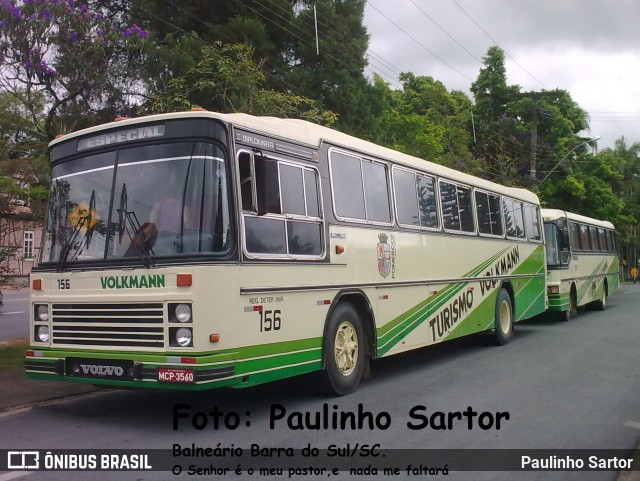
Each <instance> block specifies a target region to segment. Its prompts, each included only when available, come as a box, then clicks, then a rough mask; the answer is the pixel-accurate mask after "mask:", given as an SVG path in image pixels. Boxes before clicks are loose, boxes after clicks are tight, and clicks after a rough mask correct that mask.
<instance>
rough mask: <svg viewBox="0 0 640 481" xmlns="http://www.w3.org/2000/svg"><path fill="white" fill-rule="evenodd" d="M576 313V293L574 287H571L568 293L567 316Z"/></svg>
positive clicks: (575, 314)
mask: <svg viewBox="0 0 640 481" xmlns="http://www.w3.org/2000/svg"><path fill="white" fill-rule="evenodd" d="M577 315H578V294H576V289H575V287H572V288H571V291H570V294H569V316H570V317H576V316H577Z"/></svg>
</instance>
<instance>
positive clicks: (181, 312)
mask: <svg viewBox="0 0 640 481" xmlns="http://www.w3.org/2000/svg"><path fill="white" fill-rule="evenodd" d="M175 314H176V319H177V320H178V322H189V321H190V320H191V306H189V304H178V305H177V306H176V312H175Z"/></svg>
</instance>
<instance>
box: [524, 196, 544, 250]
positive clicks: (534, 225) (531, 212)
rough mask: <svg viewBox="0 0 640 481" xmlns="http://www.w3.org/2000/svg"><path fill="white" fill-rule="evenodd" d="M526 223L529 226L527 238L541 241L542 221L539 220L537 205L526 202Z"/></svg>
mask: <svg viewBox="0 0 640 481" xmlns="http://www.w3.org/2000/svg"><path fill="white" fill-rule="evenodd" d="M524 223H525V226H526V228H527V238H528V239H529V240H533V241H539V240H540V239H541V236H540V223H539V220H538V208H537V207H536V206H533V205H530V204H525V206H524Z"/></svg>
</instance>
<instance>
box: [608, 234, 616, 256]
mask: <svg viewBox="0 0 640 481" xmlns="http://www.w3.org/2000/svg"><path fill="white" fill-rule="evenodd" d="M607 238H608V239H609V251H610V252H615V251H616V244H615V236H614V235H613V231H611V230H607Z"/></svg>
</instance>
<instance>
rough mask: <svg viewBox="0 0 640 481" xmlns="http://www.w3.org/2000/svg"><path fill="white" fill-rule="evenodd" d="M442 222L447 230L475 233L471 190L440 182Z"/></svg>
mask: <svg viewBox="0 0 640 481" xmlns="http://www.w3.org/2000/svg"><path fill="white" fill-rule="evenodd" d="M440 199H441V202H442V222H443V225H444V228H445V229H447V230H457V231H463V232H475V226H474V222H473V201H472V199H471V189H470V188H469V187H464V186H461V185H456V184H451V183H449V182H444V181H441V182H440Z"/></svg>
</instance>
